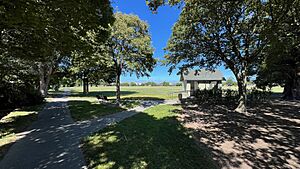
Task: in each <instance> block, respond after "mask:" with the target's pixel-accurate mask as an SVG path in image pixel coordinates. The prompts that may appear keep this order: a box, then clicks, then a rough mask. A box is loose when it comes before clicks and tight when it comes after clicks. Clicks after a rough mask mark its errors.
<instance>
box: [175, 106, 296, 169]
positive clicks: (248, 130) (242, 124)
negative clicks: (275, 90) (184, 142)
mask: <svg viewBox="0 0 300 169" xmlns="http://www.w3.org/2000/svg"><path fill="white" fill-rule="evenodd" d="M227 107H228V105H220V104H217V103H211V104H208V103H207V104H199V105H198V107H189V106H188V105H186V106H185V108H184V110H183V111H182V114H181V116H180V118H181V121H182V122H183V123H184V124H185V126H186V127H187V128H190V129H191V131H193V132H194V134H193V135H194V137H195V138H196V140H197V141H198V142H199V144H200V145H204V146H205V147H206V146H208V147H209V148H210V150H211V152H212V154H213V157H214V159H215V161H217V162H218V163H219V166H220V167H222V168H233V167H236V168H258V169H260V168H300V102H299V101H291V102H289V101H273V102H272V103H263V104H260V105H257V106H256V107H254V106H252V107H250V108H249V110H248V111H249V114H250V115H249V116H247V115H244V114H239V113H235V112H232V111H228V109H227Z"/></svg>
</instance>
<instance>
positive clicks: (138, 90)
mask: <svg viewBox="0 0 300 169" xmlns="http://www.w3.org/2000/svg"><path fill="white" fill-rule="evenodd" d="M69 89H71V91H72V95H73V96H82V97H84V96H86V95H84V94H82V87H70V88H69ZM179 91H181V87H180V86H128V87H127V86H121V97H122V98H130V99H140V100H142V99H143V100H149V99H151V100H153V99H175V98H177V94H176V92H179ZM98 94H102V95H105V96H108V98H109V99H115V87H114V86H99V87H90V93H89V94H88V96H96V95H98Z"/></svg>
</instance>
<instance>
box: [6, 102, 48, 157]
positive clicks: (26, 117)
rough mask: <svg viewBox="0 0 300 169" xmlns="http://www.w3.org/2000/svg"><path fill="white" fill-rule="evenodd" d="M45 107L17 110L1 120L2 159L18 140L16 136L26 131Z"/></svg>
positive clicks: (38, 106)
mask: <svg viewBox="0 0 300 169" xmlns="http://www.w3.org/2000/svg"><path fill="white" fill-rule="evenodd" d="M43 107H44V104H41V105H37V106H30V107H25V108H21V109H16V110H15V111H12V112H10V113H9V114H8V115H6V116H4V117H3V118H2V119H1V120H0V126H1V128H0V159H2V158H3V157H4V155H5V153H6V152H7V151H8V149H9V147H10V146H11V145H12V144H13V143H14V142H15V141H16V140H17V139H18V138H17V136H16V134H17V133H20V132H23V131H26V129H27V128H28V127H29V126H30V125H31V124H32V122H33V121H35V120H36V119H37V117H38V111H40V110H41V109H42V108H43Z"/></svg>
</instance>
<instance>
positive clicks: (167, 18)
mask: <svg viewBox="0 0 300 169" xmlns="http://www.w3.org/2000/svg"><path fill="white" fill-rule="evenodd" d="M112 6H113V7H114V9H115V11H120V12H122V13H127V14H135V15H138V16H139V17H140V18H141V19H142V20H144V21H146V22H147V23H148V24H149V25H150V33H151V35H152V45H153V46H154V48H155V52H154V57H155V58H158V59H160V60H162V59H164V58H163V56H164V54H165V53H164V48H165V47H166V44H167V42H168V39H169V37H170V36H171V34H172V27H173V25H174V24H175V22H176V21H177V19H178V17H179V14H180V10H179V9H178V8H177V7H169V6H164V7H160V8H159V10H158V13H157V14H153V13H152V12H151V11H150V10H149V9H148V7H147V5H146V1H145V0H113V1H112ZM219 69H220V70H221V71H222V72H223V74H224V76H225V77H230V76H232V77H233V74H232V73H231V71H230V70H225V69H224V67H220V68H219ZM176 73H177V71H174V72H173V73H172V74H171V75H169V72H168V67H165V66H161V64H160V63H158V65H157V66H156V68H155V69H154V71H153V72H152V73H151V77H149V78H148V77H142V78H139V79H138V78H136V76H135V75H132V76H129V75H125V76H122V78H121V81H122V82H147V81H154V82H163V81H169V82H173V83H174V82H178V81H179V76H178V75H176Z"/></svg>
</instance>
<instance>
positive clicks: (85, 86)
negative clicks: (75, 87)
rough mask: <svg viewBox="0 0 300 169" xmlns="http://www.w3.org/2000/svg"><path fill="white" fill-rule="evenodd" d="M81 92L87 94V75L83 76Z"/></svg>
mask: <svg viewBox="0 0 300 169" xmlns="http://www.w3.org/2000/svg"><path fill="white" fill-rule="evenodd" d="M82 87H83V93H84V94H88V93H89V79H88V78H87V77H84V78H83V85H82Z"/></svg>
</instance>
